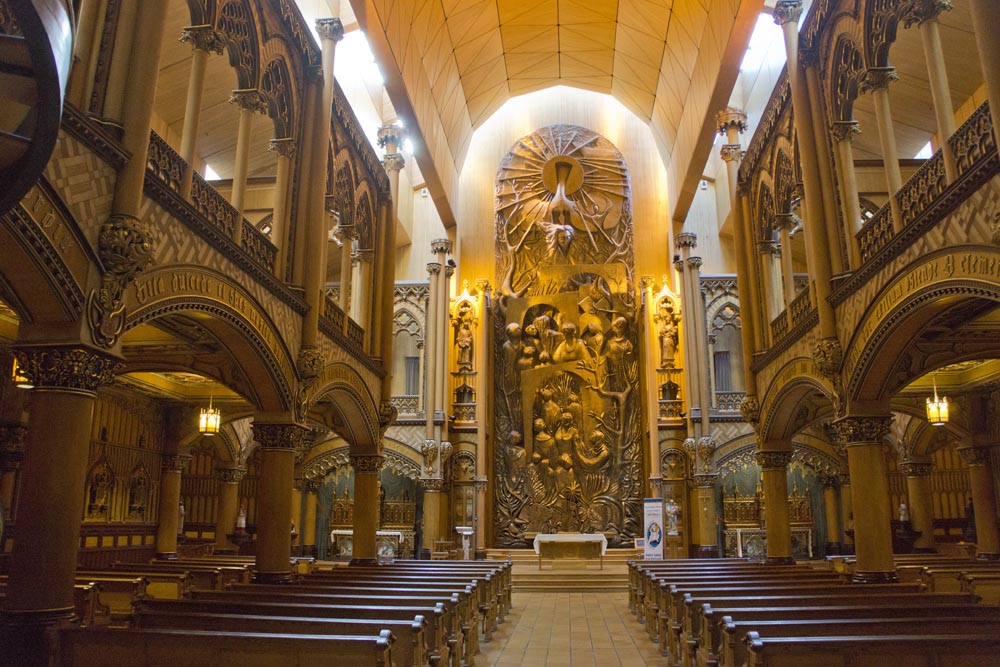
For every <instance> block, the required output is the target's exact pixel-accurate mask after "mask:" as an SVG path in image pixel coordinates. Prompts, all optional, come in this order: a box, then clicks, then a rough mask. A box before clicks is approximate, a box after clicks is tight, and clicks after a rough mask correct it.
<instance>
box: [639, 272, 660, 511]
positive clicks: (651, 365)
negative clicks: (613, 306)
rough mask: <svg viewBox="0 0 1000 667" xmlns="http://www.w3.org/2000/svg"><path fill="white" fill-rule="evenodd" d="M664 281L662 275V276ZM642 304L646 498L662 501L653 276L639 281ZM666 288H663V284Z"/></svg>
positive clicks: (644, 277)
mask: <svg viewBox="0 0 1000 667" xmlns="http://www.w3.org/2000/svg"><path fill="white" fill-rule="evenodd" d="M664 282H666V276H664ZM640 285H641V288H642V303H643V318H642V321H643V346H642V350H643V352H644V353H645V354H644V355H643V360H642V362H643V364H644V366H645V371H644V373H643V375H644V376H645V378H646V396H645V399H646V414H648V415H649V430H647V431H646V439H647V448H648V452H649V453H648V457H649V458H648V461H649V495H648V496H647V497H649V498H662V497H663V496H662V491H661V487H662V484H663V475H662V473H661V471H660V466H659V463H658V461H659V460H660V429H659V428H658V426H657V421H658V419H659V414H660V400H659V387H658V386H657V379H658V378H657V375H656V371H657V369H658V368H659V367H660V362H661V359H660V346H659V345H658V344H657V341H658V340H659V338H658V336H657V330H656V321H655V319H654V317H655V316H656V300H655V297H654V296H653V276H643V277H642V280H641V282H640ZM664 287H666V285H664Z"/></svg>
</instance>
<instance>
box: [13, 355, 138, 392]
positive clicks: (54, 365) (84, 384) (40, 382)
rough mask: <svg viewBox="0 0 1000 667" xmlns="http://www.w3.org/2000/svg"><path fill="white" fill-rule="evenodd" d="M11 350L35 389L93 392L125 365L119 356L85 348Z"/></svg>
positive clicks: (109, 382) (112, 377) (106, 382)
mask: <svg viewBox="0 0 1000 667" xmlns="http://www.w3.org/2000/svg"><path fill="white" fill-rule="evenodd" d="M13 352H14V356H15V357H16V358H17V364H18V366H20V368H21V372H23V373H24V375H25V376H26V377H27V378H28V379H29V380H31V383H32V384H33V385H34V386H35V387H36V388H43V387H45V388H58V389H66V390H76V391H87V392H96V391H97V390H98V389H99V388H100V387H102V386H105V385H109V384H111V382H113V381H114V376H115V375H116V374H117V373H119V372H121V370H122V369H123V368H124V367H125V364H124V363H123V362H122V360H121V359H118V358H117V357H112V356H109V355H107V354H104V353H102V352H97V351H95V350H91V349H89V348H85V347H73V346H57V345H51V346H49V345H46V346H31V347H29V346H24V347H17V348H14V350H13Z"/></svg>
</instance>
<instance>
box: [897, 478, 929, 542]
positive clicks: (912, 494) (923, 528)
mask: <svg viewBox="0 0 1000 667" xmlns="http://www.w3.org/2000/svg"><path fill="white" fill-rule="evenodd" d="M903 472H904V473H905V474H906V496H907V498H908V499H909V501H910V526H911V527H912V528H913V530H916V531H920V537H918V538H917V539H916V541H915V542H914V543H913V546H914V550H915V551H918V552H927V553H934V550H935V549H934V510H933V508H932V506H931V489H930V479H931V464H930V463H924V462H921V461H906V462H904V463H903Z"/></svg>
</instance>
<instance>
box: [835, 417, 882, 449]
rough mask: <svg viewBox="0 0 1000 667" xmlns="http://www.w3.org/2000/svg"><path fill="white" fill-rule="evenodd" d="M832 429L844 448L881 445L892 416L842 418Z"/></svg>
mask: <svg viewBox="0 0 1000 667" xmlns="http://www.w3.org/2000/svg"><path fill="white" fill-rule="evenodd" d="M833 427H834V429H836V433H837V440H838V441H839V442H840V443H841V444H843V445H844V446H847V447H850V446H851V445H871V444H882V443H883V442H884V441H885V436H887V435H889V430H890V429H891V428H892V415H879V416H864V417H853V416H848V417H843V418H841V419H838V420H837V421H835V422H833Z"/></svg>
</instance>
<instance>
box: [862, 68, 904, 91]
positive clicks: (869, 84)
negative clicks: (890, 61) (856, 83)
mask: <svg viewBox="0 0 1000 667" xmlns="http://www.w3.org/2000/svg"><path fill="white" fill-rule="evenodd" d="M898 80H899V75H898V74H896V68H895V67H870V68H868V71H867V72H865V76H864V78H863V79H862V80H861V92H862V93H869V92H871V91H873V90H884V89H886V88H888V87H889V84H890V83H892V82H893V81H898Z"/></svg>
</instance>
